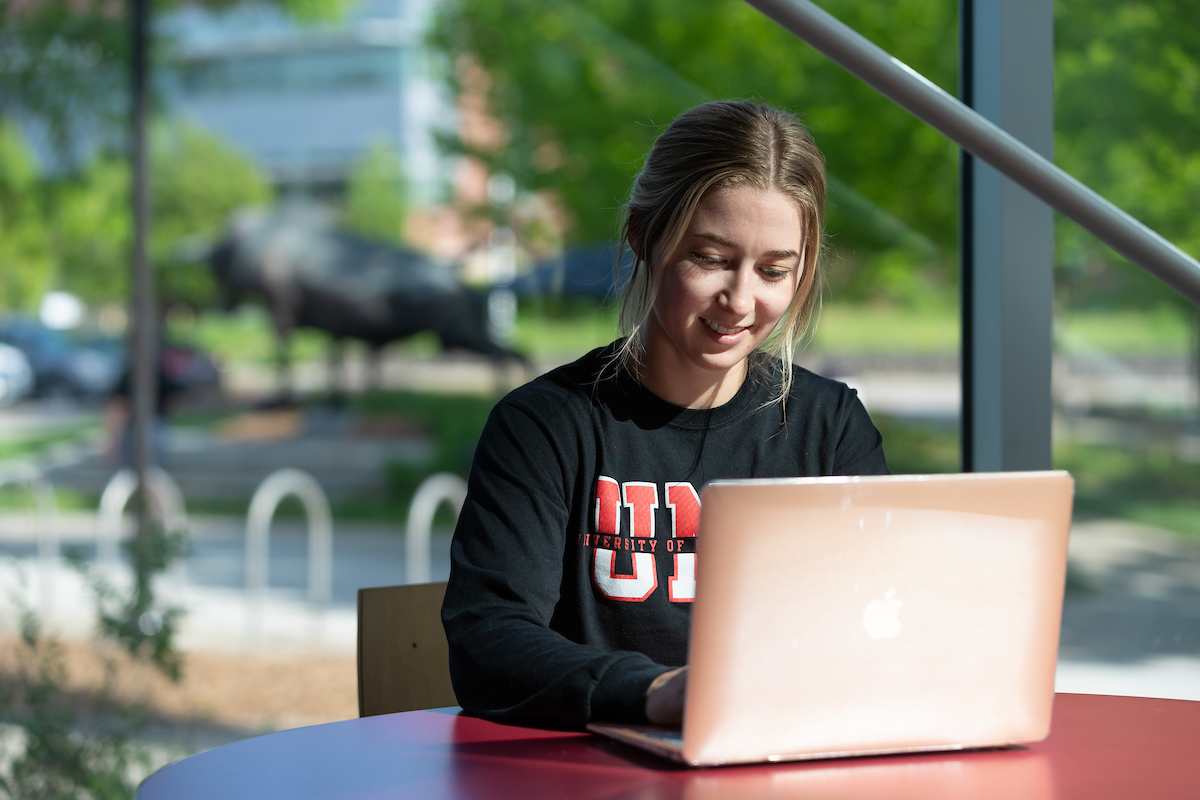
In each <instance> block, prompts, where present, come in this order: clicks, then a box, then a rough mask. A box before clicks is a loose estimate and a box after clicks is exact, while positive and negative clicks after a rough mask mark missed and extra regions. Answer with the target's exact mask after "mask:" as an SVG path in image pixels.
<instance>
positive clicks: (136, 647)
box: [76, 521, 187, 681]
mask: <svg viewBox="0 0 1200 800" xmlns="http://www.w3.org/2000/svg"><path fill="white" fill-rule="evenodd" d="M186 541H187V540H186V536H185V534H184V532H183V531H165V530H163V528H162V526H160V525H158V524H157V523H154V522H149V521H148V522H147V523H146V524H145V525H144V526H143V530H142V531H141V532H140V533H139V534H138V535H137V536H135V537H134V539H133V541H132V542H131V543H130V545H129V552H130V555H132V556H133V576H134V582H133V587H132V592H131V593H129V594H126V593H124V592H122V591H121V590H119V589H117V588H116V587H114V586H113V585H112V584H111V583H109V582H108V581H107V580H105V579H104V578H103V577H102V576H100V575H98V574H96V573H94V572H92V571H91V570H89V569H88V568H87V566H86V565H85V564H84V563H83V562H81V561H78V560H76V566H77V567H78V568H79V569H80V570H81V571H83V572H84V574H85V575H86V576H87V578H88V581H89V583H90V584H91V586H92V590H93V591H94V592H95V595H96V606H97V609H96V610H97V615H98V622H99V629H100V635H101V636H102V637H104V638H106V639H109V640H111V641H113V642H116V643H117V644H119V645H121V646H122V647H123V648H125V650H126V651H128V653H129V655H131V656H132V657H133V658H135V659H142V660H146V661H148V662H149V663H151V664H153V665H154V666H155V667H157V668H158V669H159V670H160V671H161V672H162V673H163V674H164V675H166V676H167V677H169V678H171V680H174V681H178V680H179V679H180V677H182V668H183V662H182V659H181V656H180V654H179V652H178V651H177V650H176V649H175V634H176V633H177V632H178V625H179V620H180V618H181V617H182V616H183V609H181V608H179V607H178V606H170V605H163V604H162V603H161V602H160V601H159V599H158V598H157V596H156V595H155V592H154V586H153V581H154V578H155V576H157V575H159V574H161V573H163V572H165V571H166V569H167V567H169V566H170V565H171V564H172V563H173V562H174V561H176V560H177V559H178V558H179V557H180V556H182V555H183V554H184V550H185V548H186Z"/></svg>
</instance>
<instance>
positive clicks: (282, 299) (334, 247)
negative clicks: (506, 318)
mask: <svg viewBox="0 0 1200 800" xmlns="http://www.w3.org/2000/svg"><path fill="white" fill-rule="evenodd" d="M207 260H208V262H209V264H210V266H211V267H212V270H213V275H214V277H215V279H216V283H217V289H218V293H219V295H220V297H221V302H222V305H223V306H224V307H225V308H226V310H232V309H233V308H235V307H236V306H237V305H238V304H239V303H240V302H241V301H242V300H243V299H244V298H245V296H246V295H248V294H256V295H258V296H260V297H261V298H262V301H263V303H264V304H265V306H266V309H267V312H268V314H269V315H270V317H271V321H272V323H273V325H274V328H275V333H276V336H277V343H278V359H279V369H280V385H281V386H282V387H284V393H285V395H286V394H287V393H288V392H289V390H290V387H291V370H290V359H289V347H288V344H289V341H290V337H291V334H292V332H293V331H295V330H296V329H297V328H314V329H316V330H320V331H324V332H325V333H327V334H329V336H331V337H332V338H333V340H334V349H333V351H332V352H333V354H334V355H333V363H334V367H333V370H332V373H333V375H334V376H336V375H337V373H338V371H339V370H340V361H341V350H342V344H343V342H344V340H345V339H357V340H360V341H362V342H365V343H366V344H367V346H368V348H369V350H370V353H371V356H372V359H371V360H372V373H373V380H375V381H377V380H378V374H379V368H378V363H379V354H380V352H381V351H382V349H383V348H384V347H385V346H386V345H388V344H389V343H391V342H394V341H396V340H398V339H403V338H405V337H408V336H411V335H413V334H415V333H418V332H420V331H431V332H433V333H434V334H436V335H437V337H438V339H440V340H441V343H442V346H443V347H444V348H447V349H456V348H457V349H465V350H470V351H474V352H476V353H480V354H482V355H485V356H488V357H490V358H492V359H494V360H496V361H497V363H500V362H501V361H504V360H509V359H516V360H518V361H521V362H522V363H523V362H524V359H523V357H522V356H520V355H519V354H518V353H515V352H513V351H511V350H509V349H507V348H505V347H504V346H503V345H502V344H500V343H499V342H498V341H496V339H495V338H494V336H493V334H492V332H491V326H490V325H489V322H488V299H487V296H486V295H485V294H482V293H480V292H477V291H475V290H473V289H471V288H469V287H467V286H464V285H463V284H462V283H461V282H460V281H459V279H458V276H457V271H456V270H455V268H454V264H452V263H450V262H445V261H440V260H437V259H434V258H431V257H430V256H427V255H424V254H421V253H418V252H415V251H413V250H409V249H406V248H403V247H398V246H396V245H392V244H387V243H383V242H378V241H372V240H369V239H365V238H363V237H361V236H357V235H355V234H352V233H349V232H347V231H345V230H342V229H340V228H339V227H337V226H336V225H335V224H334V223H333V221H332V219H331V218H330V216H329V215H328V214H327V213H325V212H324V211H322V210H320V209H317V208H313V207H309V206H282V207H279V208H275V209H270V210H266V209H248V210H243V211H240V212H238V213H237V214H235V215H234V216H233V218H232V219H231V221H230V223H229V225H228V227H227V229H226V231H225V233H224V234H223V236H222V237H221V238H220V239H219V240H218V241H217V242H216V243H215V244H214V245H212V246H211V247H209V248H208V252H207ZM334 380H335V381H336V377H335V378H334ZM333 392H334V394H335V395H336V394H337V390H336V386H335V387H334V390H333Z"/></svg>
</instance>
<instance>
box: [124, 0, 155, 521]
mask: <svg viewBox="0 0 1200 800" xmlns="http://www.w3.org/2000/svg"><path fill="white" fill-rule="evenodd" d="M130 18H131V30H130V36H131V42H130V44H131V50H132V55H133V57H132V59H131V61H132V67H133V68H132V73H131V76H130V77H131V83H130V127H131V129H132V131H131V132H132V136H131V143H130V145H131V146H130V151H131V152H130V158H131V161H132V164H131V167H132V168H131V173H132V175H131V178H132V192H131V195H132V197H131V200H132V214H133V252H132V259H131V260H132V267H133V276H132V277H133V281H132V285H133V304H132V305H133V309H132V310H133V314H132V321H133V328H132V338H131V342H130V348H129V349H130V353H129V356H130V361H131V364H132V368H133V370H132V375H131V377H132V380H131V386H130V399H131V400H132V408H131V413H132V426H133V470H134V474H135V475H136V477H137V482H136V485H137V490H136V495H135V498H134V513H135V514H136V516H137V530H138V535H139V536H141V535H142V533H143V531H144V530H145V526H146V522H147V513H146V505H147V504H146V491H145V487H146V469H147V467H149V466H150V464H151V463H152V461H153V455H152V453H153V444H154V441H153V439H154V412H155V409H154V401H155V396H156V395H157V394H158V387H157V383H158V370H157V359H158V353H157V350H158V348H157V346H156V345H157V338H158V332H157V331H156V330H155V327H156V325H157V322H158V320H157V314H156V311H155V298H154V274H153V273H152V272H151V271H150V265H149V263H148V260H147V257H146V239H147V233H148V230H149V227H150V219H149V217H150V208H149V206H150V204H149V197H148V181H147V174H146V172H147V154H146V112H147V106H148V96H147V94H148V93H147V87H146V84H147V75H148V73H149V68H150V60H149V50H150V42H149V30H150V5H149V0H131V5H130Z"/></svg>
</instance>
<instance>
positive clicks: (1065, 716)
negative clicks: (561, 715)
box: [137, 694, 1200, 800]
mask: <svg viewBox="0 0 1200 800" xmlns="http://www.w3.org/2000/svg"><path fill="white" fill-rule="evenodd" d="M1198 754H1200V702H1192V701H1187V700H1156V699H1147V698H1139V697H1116V696H1108V695H1077V694H1059V695H1056V697H1055V702H1054V719H1053V724H1052V728H1051V734H1050V736H1049V738H1048V739H1046V741H1044V742H1040V743H1038V744H1033V745H1028V746H1024V747H1014V748H1004V749H999V750H983V751H973V752H956V753H927V754H920V755H905V756H874V757H862V758H849V759H834V760H829V761H818V762H806V763H791V764H773V765H756V766H737V767H716V768H710V769H687V768H684V767H680V766H677V765H674V764H671V763H668V762H665V761H662V760H660V759H657V758H655V757H653V756H650V755H647V754H643V753H642V752H641V751H638V750H634V749H632V748H628V747H625V746H624V745H620V744H617V743H615V742H609V741H607V740H603V739H600V738H597V737H593V736H590V735H588V734H580V733H563V732H558V731H545V730H538V729H534V728H518V727H513V726H509V725H498V724H496V723H492V722H487V721H485V720H480V719H475V718H472V717H467V716H464V715H461V714H459V713H458V710H457V709H438V710H432V711H409V712H406V713H402V714H387V715H384V716H378V717H367V718H365V719H354V720H347V721H345V722H334V723H329V724H326V725H316V726H313V727H311V728H297V729H295V730H288V731H281V732H279V733H272V734H267V735H265V736H260V737H257V738H254V739H247V740H245V741H241V742H236V743H234V744H230V745H226V746H224V747H219V748H216V749H215V750H209V751H207V752H204V753H200V754H198V755H195V756H192V757H190V758H187V759H184V760H183V761H179V762H177V763H175V764H172V765H170V766H167V767H164V768H163V769H161V770H159V771H158V772H156V773H155V774H154V775H151V776H150V777H149V778H147V779H146V781H145V782H144V783H143V784H142V786H141V788H140V789H139V790H138V795H137V796H138V799H139V800H168V798H169V800H191V799H192V798H197V800H199V798H203V799H204V800H211V799H212V798H222V800H238V799H239V798H254V799H255V800H260V799H261V798H276V797H278V798H288V800H318V799H319V800H327V799H328V798H339V799H346V798H351V799H359V800H365V799H366V798H393V797H420V798H427V799H429V800H442V799H443V798H445V799H448V798H454V800H466V799H468V798H493V799H497V800H503V798H522V800H537V799H538V798H563V797H567V798H596V799H597V800H599V799H600V798H604V800H616V799H617V798H628V800H634V799H635V798H636V800H656V799H657V798H671V799H672V800H679V799H680V798H688V799H689V800H693V799H694V800H703V799H704V798H756V797H772V798H793V797H795V798H802V797H814V798H823V800H852V799H853V798H863V799H864V800H865V799H866V798H879V797H888V798H900V799H901V800H903V799H904V798H914V800H915V798H922V800H938V798H947V800H949V798H1005V799H1006V800H1007V799H1008V798H1021V799H1022V800H1063V799H1065V798H1081V799H1082V798H1087V800H1105V798H1114V799H1115V798H1121V800H1126V799H1127V798H1135V797H1136V798H1139V799H1142V798H1144V799H1146V800H1162V799H1164V798H1181V800H1182V798H1188V799H1189V800H1195V798H1197V797H1200V759H1197V755H1198Z"/></svg>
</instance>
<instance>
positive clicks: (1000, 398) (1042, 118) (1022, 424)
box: [960, 0, 1054, 471]
mask: <svg viewBox="0 0 1200 800" xmlns="http://www.w3.org/2000/svg"><path fill="white" fill-rule="evenodd" d="M960 10H961V14H960V19H961V26H962V31H961V43H960V46H961V48H962V50H961V84H962V86H961V90H962V95H963V102H964V103H965V104H967V105H969V106H970V107H972V108H973V109H975V111H977V112H979V113H980V114H981V115H982V116H984V117H985V118H987V119H988V120H989V121H991V122H993V123H995V124H996V125H998V126H999V127H1001V128H1003V129H1004V130H1005V131H1007V132H1008V133H1010V134H1011V135H1013V136H1014V137H1015V138H1016V139H1018V140H1019V141H1021V142H1022V143H1024V144H1025V145H1027V146H1028V147H1030V148H1031V149H1032V150H1034V151H1035V152H1037V153H1038V154H1039V155H1041V156H1043V157H1045V158H1047V159H1049V158H1051V157H1052V151H1053V140H1054V80H1053V74H1054V72H1053V70H1054V34H1053V24H1054V13H1053V12H1054V9H1053V3H1052V0H961V2H960ZM961 180H962V186H961V199H962V226H961V254H962V292H963V297H962V315H963V320H962V337H963V339H962V348H963V349H962V363H963V367H962V384H963V409H962V460H963V463H962V467H963V469H964V470H965V471H993V470H1020V469H1045V468H1048V467H1050V465H1051V441H1050V437H1051V416H1052V404H1051V393H1050V392H1051V385H1050V366H1051V363H1050V362H1051V353H1052V348H1053V344H1052V336H1053V294H1054V273H1053V266H1054V228H1053V223H1054V219H1053V212H1052V211H1051V209H1050V207H1049V206H1047V205H1046V204H1045V203H1043V202H1042V201H1041V200H1038V199H1037V198H1035V197H1034V196H1033V195H1031V194H1030V193H1029V192H1027V191H1026V190H1025V189H1022V188H1021V187H1020V186H1018V185H1017V184H1015V183H1013V182H1012V181H1010V180H1008V179H1007V178H1004V177H1003V176H1002V175H1001V174H1000V173H999V172H998V171H996V170H995V169H994V168H992V167H991V166H989V165H988V164H986V163H984V162H983V161H980V160H978V159H976V158H974V157H972V156H970V155H969V154H967V153H965V152H964V153H963V156H962V178H961Z"/></svg>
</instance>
